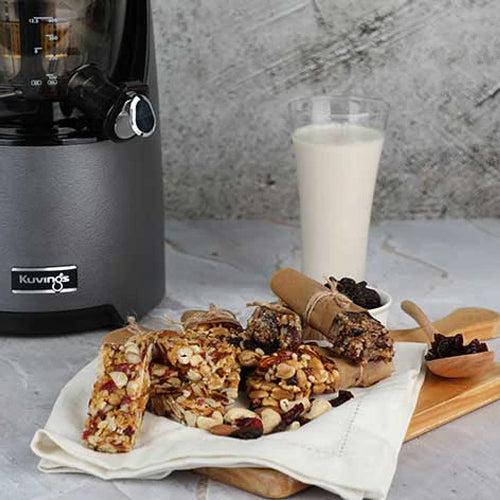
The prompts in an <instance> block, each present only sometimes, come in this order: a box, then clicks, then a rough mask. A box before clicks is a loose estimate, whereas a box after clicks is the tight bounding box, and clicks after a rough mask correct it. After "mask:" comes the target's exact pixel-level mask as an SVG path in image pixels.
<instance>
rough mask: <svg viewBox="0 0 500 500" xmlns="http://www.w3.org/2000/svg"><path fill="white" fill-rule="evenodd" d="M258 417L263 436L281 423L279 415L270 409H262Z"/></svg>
mask: <svg viewBox="0 0 500 500" xmlns="http://www.w3.org/2000/svg"><path fill="white" fill-rule="evenodd" d="M260 417H261V419H262V425H263V427H264V434H269V433H270V432H272V431H273V430H274V429H275V428H276V427H277V426H278V425H279V424H280V422H281V415H280V414H279V413H278V412H277V411H275V410H272V409H271V408H265V409H263V410H262V412H261V414H260Z"/></svg>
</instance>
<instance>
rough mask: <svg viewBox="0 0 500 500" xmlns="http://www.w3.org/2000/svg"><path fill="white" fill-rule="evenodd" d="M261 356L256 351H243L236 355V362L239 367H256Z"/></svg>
mask: <svg viewBox="0 0 500 500" xmlns="http://www.w3.org/2000/svg"><path fill="white" fill-rule="evenodd" d="M260 358H261V356H260V355H259V354H258V353H257V352H256V351H250V350H245V351H241V352H240V353H239V354H238V361H239V363H240V365H241V366H246V367H250V366H256V365H257V364H258V362H259V359H260Z"/></svg>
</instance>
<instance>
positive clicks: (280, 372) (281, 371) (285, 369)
mask: <svg viewBox="0 0 500 500" xmlns="http://www.w3.org/2000/svg"><path fill="white" fill-rule="evenodd" d="M295 372H296V370H295V368H294V367H293V366H291V365H289V364H287V363H280V364H279V365H278V368H277V370H276V376H277V377H279V378H282V379H285V380H286V379H289V378H292V377H293V376H294V375H295Z"/></svg>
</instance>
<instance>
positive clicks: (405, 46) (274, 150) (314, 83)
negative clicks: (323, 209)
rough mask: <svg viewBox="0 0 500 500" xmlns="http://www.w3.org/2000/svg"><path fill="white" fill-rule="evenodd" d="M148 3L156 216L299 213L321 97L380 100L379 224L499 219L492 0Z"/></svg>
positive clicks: (498, 103)
mask: <svg viewBox="0 0 500 500" xmlns="http://www.w3.org/2000/svg"><path fill="white" fill-rule="evenodd" d="M152 1H153V9H154V20H155V29H156V45H157V61H158V65H159V79H160V96H161V105H162V110H161V121H162V127H163V131H162V132H163V147H164V172H165V195H166V208H167V216H170V217H272V218H283V217H285V218H289V217H296V216H297V214H298V196H297V192H296V187H295V168H294V161H293V158H292V156H291V151H290V138H289V133H290V130H289V128H288V127H289V124H288V122H287V117H286V104H287V102H288V101H289V100H290V99H291V98H293V97H297V96H302V95H312V94H321V93H356V94H362V95H369V96H378V97H381V98H383V99H386V100H387V101H389V102H390V104H391V107H392V114H391V116H390V121H389V130H388V134H387V140H386V145H385V150H384V155H383V159H382V165H381V171H380V175H379V179H378V184H377V192H376V198H375V217H376V218H378V219H382V218H395V217H404V218H418V217H443V216H451V217H479V216H494V217H499V216H500V31H499V26H500V2H499V1H498V0H251V1H249V0H206V1H202V0H168V1H167V0H152ZM497 94H498V95H497Z"/></svg>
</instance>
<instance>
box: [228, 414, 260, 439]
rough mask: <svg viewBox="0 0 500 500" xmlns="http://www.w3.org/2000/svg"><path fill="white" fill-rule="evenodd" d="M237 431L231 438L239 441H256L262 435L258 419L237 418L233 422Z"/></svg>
mask: <svg viewBox="0 0 500 500" xmlns="http://www.w3.org/2000/svg"><path fill="white" fill-rule="evenodd" d="M235 425H236V426H237V429H235V430H234V431H233V432H232V433H231V437H235V438H239V439H257V438H259V437H260V436H262V434H264V427H263V426H262V420H261V419H260V418H255V417H250V418H239V419H238V420H236V421H235Z"/></svg>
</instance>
